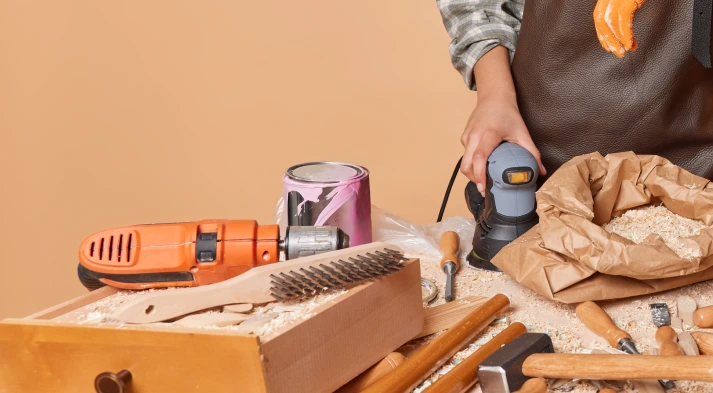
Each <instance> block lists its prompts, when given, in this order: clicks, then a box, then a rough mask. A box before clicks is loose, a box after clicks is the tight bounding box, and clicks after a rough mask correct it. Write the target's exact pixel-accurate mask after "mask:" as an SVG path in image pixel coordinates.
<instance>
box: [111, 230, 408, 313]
mask: <svg viewBox="0 0 713 393" xmlns="http://www.w3.org/2000/svg"><path fill="white" fill-rule="evenodd" d="M385 248H388V249H391V250H395V251H401V250H400V249H399V248H398V247H395V246H392V245H390V244H387V243H370V244H364V245H361V246H357V247H351V248H346V249H343V250H337V251H332V252H327V253H324V254H317V255H312V256H309V257H304V258H297V259H293V260H290V261H286V262H278V263H271V264H269V265H264V266H258V267H255V268H253V269H250V270H248V271H247V272H245V273H243V274H241V275H239V276H237V277H233V278H231V279H229V280H226V281H223V282H219V283H216V284H210V285H205V286H200V287H194V288H179V289H171V290H165V291H157V292H156V293H152V294H146V295H142V296H140V297H139V298H138V299H137V300H135V301H129V302H127V303H126V304H123V305H121V306H120V307H119V308H117V309H116V310H114V312H112V314H111V318H112V319H116V320H117V321H121V322H125V323H153V322H160V321H165V320H168V319H172V318H176V317H180V316H182V315H186V314H190V313H192V312H196V311H201V310H205V309H207V308H212V307H218V306H224V305H226V304H234V303H252V304H261V303H269V302H273V301H275V299H274V298H273V297H272V296H270V287H271V286H272V284H271V283H270V282H271V281H272V278H271V277H270V275H277V276H279V274H280V273H283V272H284V273H287V272H289V271H291V270H294V271H296V272H299V271H300V270H299V269H300V268H309V267H318V266H319V265H320V264H329V262H330V261H337V260H339V259H348V258H349V257H353V256H356V255H366V254H367V253H374V252H376V251H383V250H384V249H385Z"/></svg>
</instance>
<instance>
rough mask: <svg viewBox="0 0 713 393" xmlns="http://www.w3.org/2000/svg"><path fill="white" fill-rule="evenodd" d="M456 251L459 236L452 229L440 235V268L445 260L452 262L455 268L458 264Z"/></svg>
mask: <svg viewBox="0 0 713 393" xmlns="http://www.w3.org/2000/svg"><path fill="white" fill-rule="evenodd" d="M458 251H460V237H458V234H457V233H455V232H453V231H448V232H445V233H443V235H441V253H442V254H443V259H441V270H443V265H445V264H446V263H447V262H453V264H454V265H456V270H458V267H459V266H460V263H459V262H458Z"/></svg>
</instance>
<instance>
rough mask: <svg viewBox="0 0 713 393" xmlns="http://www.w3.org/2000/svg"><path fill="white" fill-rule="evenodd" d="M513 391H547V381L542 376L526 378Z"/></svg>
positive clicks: (518, 392)
mask: <svg viewBox="0 0 713 393" xmlns="http://www.w3.org/2000/svg"><path fill="white" fill-rule="evenodd" d="M515 393H547V382H545V380H544V379H542V378H531V379H528V380H527V381H525V383H524V384H523V385H522V387H521V388H520V390H518V391H517V392H515Z"/></svg>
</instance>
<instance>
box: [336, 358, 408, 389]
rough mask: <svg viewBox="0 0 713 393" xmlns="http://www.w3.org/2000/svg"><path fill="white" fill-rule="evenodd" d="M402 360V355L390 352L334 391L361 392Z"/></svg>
mask: <svg viewBox="0 0 713 393" xmlns="http://www.w3.org/2000/svg"><path fill="white" fill-rule="evenodd" d="M403 362H404V355H402V354H400V353H398V352H391V353H390V354H389V355H388V356H386V357H385V358H384V359H383V360H381V361H380V362H379V363H376V364H375V365H373V366H371V368H369V369H368V370H366V371H364V372H363V373H361V374H359V376H357V377H356V378H354V379H352V380H351V381H349V382H348V383H347V384H346V385H344V386H342V387H341V388H339V390H337V391H336V392H334V393H358V392H361V391H362V390H364V389H366V388H367V387H369V386H371V385H372V384H373V383H374V382H376V381H378V380H379V379H380V378H381V377H383V376H384V375H386V374H387V373H388V372H390V371H391V370H393V369H395V368H396V366H398V365H399V364H401V363H403Z"/></svg>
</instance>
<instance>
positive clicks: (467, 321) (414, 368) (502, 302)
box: [362, 294, 510, 393]
mask: <svg viewBox="0 0 713 393" xmlns="http://www.w3.org/2000/svg"><path fill="white" fill-rule="evenodd" d="M509 305H510V300H509V299H508V298H507V296H505V295H501V294H498V295H495V296H493V297H492V298H491V299H490V300H488V301H487V302H486V303H485V304H483V306H481V307H479V308H478V309H477V310H475V311H473V312H472V313H470V314H468V315H466V316H465V317H464V318H463V319H462V320H461V321H460V322H458V323H457V324H455V325H453V327H451V328H450V329H448V330H447V331H446V332H445V333H443V334H441V335H440V336H439V337H438V338H436V339H435V340H433V341H431V342H430V343H429V344H427V345H426V346H424V347H423V348H421V349H420V350H419V351H418V352H416V353H415V354H413V355H412V356H411V357H409V358H408V359H406V361H404V362H403V363H401V365H399V366H398V367H396V369H394V370H393V371H391V372H390V373H388V374H386V375H385V376H384V377H383V378H381V379H380V380H378V381H376V383H374V384H373V385H371V386H369V387H368V388H366V389H365V390H363V391H362V393H406V392H410V391H411V390H413V389H414V388H415V387H416V385H418V384H419V383H421V382H422V381H423V380H424V379H426V378H427V377H428V376H429V375H431V374H432V373H433V372H434V371H436V370H437V369H438V368H439V367H441V366H442V365H443V363H445V362H446V361H447V360H448V359H450V358H451V357H452V356H453V355H454V354H455V353H456V352H458V350H460V349H461V348H463V346H465V345H466V344H467V343H468V342H470V341H471V340H472V339H473V338H475V336H476V335H477V334H478V333H479V332H480V331H482V330H483V329H485V328H486V327H487V326H488V325H490V323H491V322H492V321H493V320H494V319H495V316H496V315H497V314H498V313H499V312H501V311H503V310H504V309H506V308H507V307H508V306H509Z"/></svg>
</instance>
